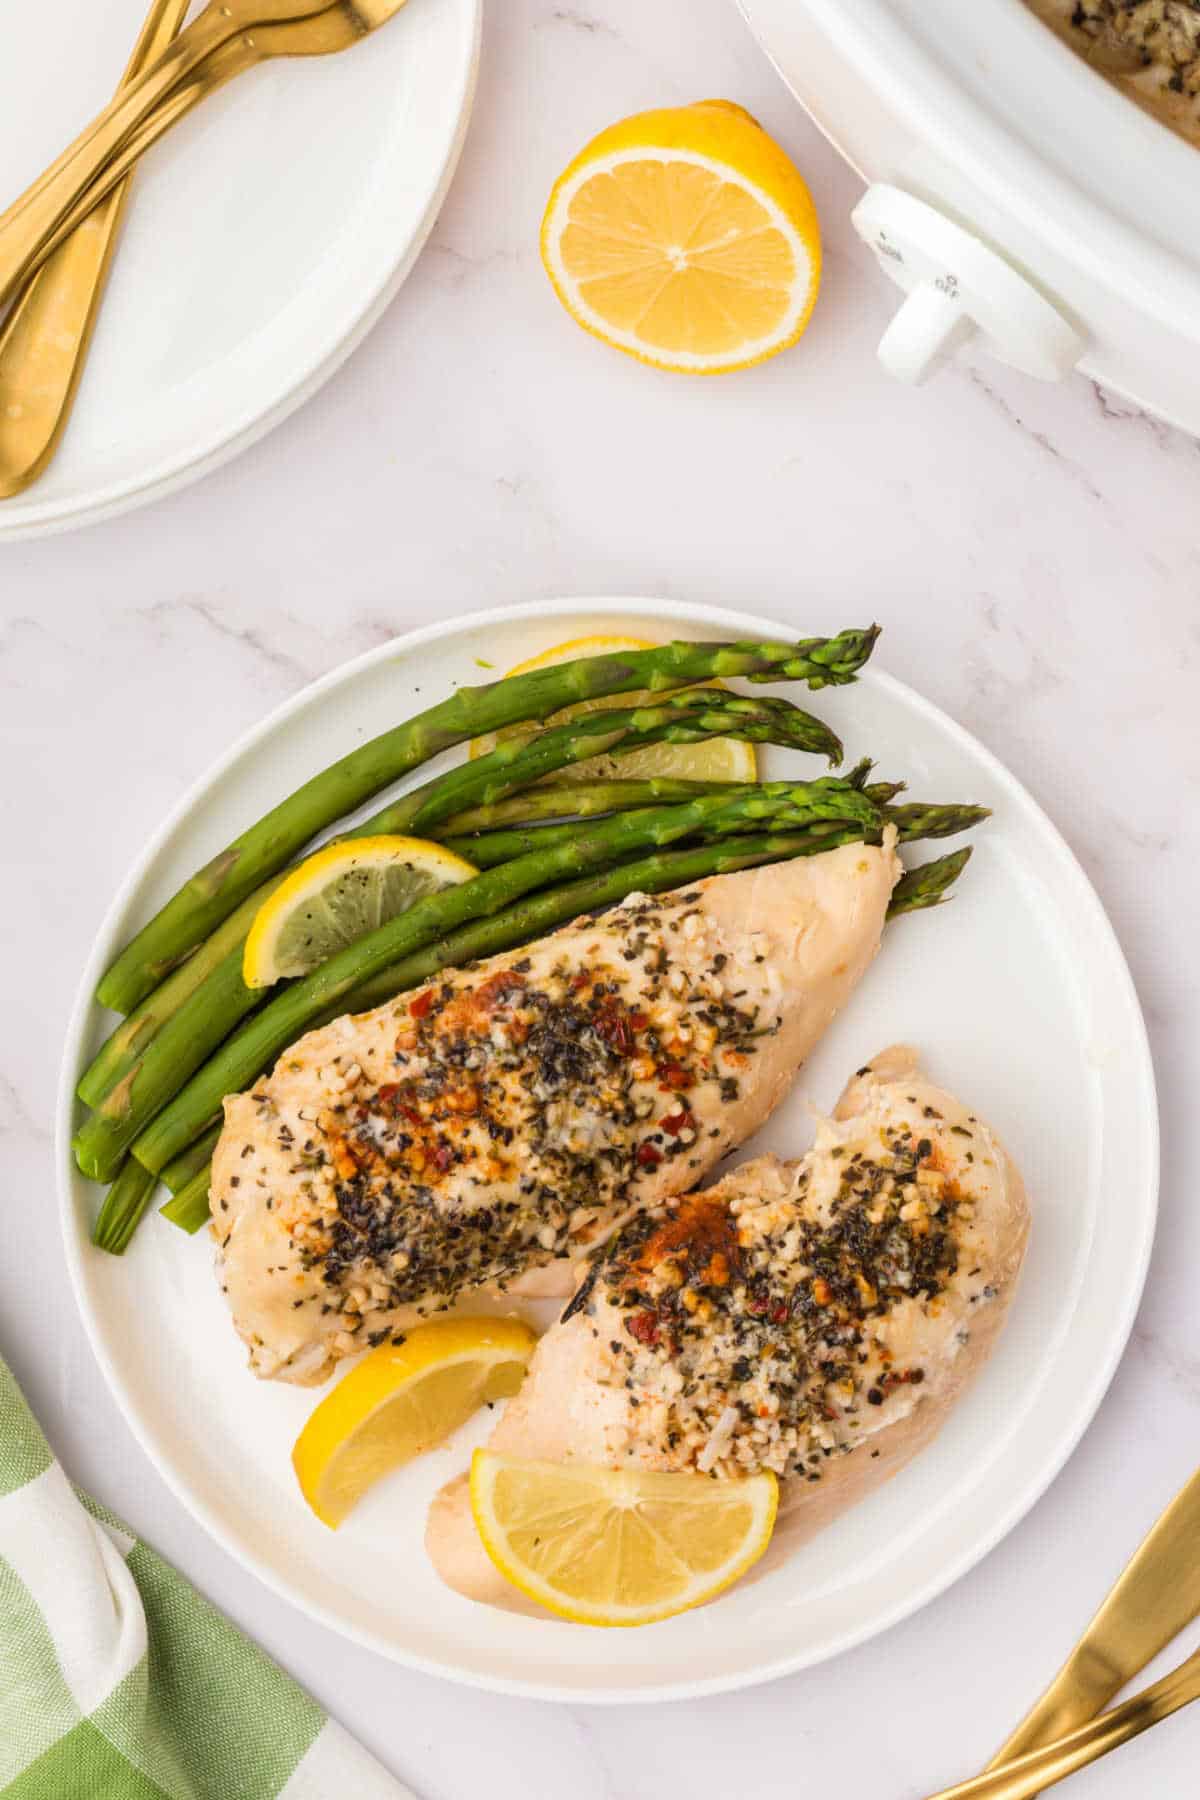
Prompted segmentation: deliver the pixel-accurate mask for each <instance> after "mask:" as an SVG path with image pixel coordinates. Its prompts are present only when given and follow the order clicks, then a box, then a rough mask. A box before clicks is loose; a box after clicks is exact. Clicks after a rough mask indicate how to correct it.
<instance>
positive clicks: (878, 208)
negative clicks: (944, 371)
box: [851, 181, 1086, 384]
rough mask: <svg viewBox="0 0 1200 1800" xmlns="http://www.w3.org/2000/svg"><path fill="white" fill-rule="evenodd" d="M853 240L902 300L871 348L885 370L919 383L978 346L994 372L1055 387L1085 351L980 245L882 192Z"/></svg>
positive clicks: (885, 188) (1020, 279) (909, 199)
mask: <svg viewBox="0 0 1200 1800" xmlns="http://www.w3.org/2000/svg"><path fill="white" fill-rule="evenodd" d="M851 217H852V221H853V224H854V228H855V230H856V231H857V232H858V234H859V236H860V237H861V238H862V239H863V241H864V242H865V243H866V244H868V245H869V246H870V247H871V249H872V250H873V251H874V252H875V256H876V260H877V261H878V263H879V265H880V267H881V268H882V269H883V270H884V272H885V273H886V274H887V275H888V276H890V278H891V279H892V280H893V281H894V282H895V283H896V284H897V286H898V287H901V288H903V289H904V290H905V292H906V294H907V295H908V298H907V299H906V300H905V302H904V304H903V306H901V308H900V310H899V312H897V314H896V316H895V318H894V319H893V320H892V322H891V324H890V325H889V326H888V329H887V330H886V331H885V332H884V334H883V338H882V340H881V341H880V345H879V357H880V361H881V362H882V363H883V365H884V367H885V368H886V369H888V370H889V371H890V372H891V374H893V375H895V376H897V377H898V378H899V379H900V380H901V381H907V382H912V383H914V384H915V383H919V382H922V381H925V380H927V379H928V377H929V376H930V375H932V374H933V372H934V371H935V370H936V369H939V368H941V366H942V365H943V364H944V363H946V362H948V361H949V360H950V358H951V357H952V356H953V355H954V354H955V353H956V352H957V351H958V350H959V349H960V348H961V346H962V345H963V344H965V343H967V342H968V341H970V340H971V339H972V338H974V337H976V336H979V337H981V338H982V339H983V340H984V342H985V345H986V347H987V349H989V350H990V351H991V352H992V353H993V355H995V356H998V357H999V358H1000V360H1001V361H1002V362H1006V363H1011V364H1012V365H1013V367H1014V368H1018V369H1023V370H1024V371H1025V373H1026V374H1028V375H1036V376H1037V377H1038V378H1039V379H1040V380H1042V381H1061V380H1062V378H1063V376H1064V375H1067V374H1069V373H1070V371H1071V370H1072V369H1073V368H1074V367H1075V365H1076V363H1077V362H1078V361H1079V358H1080V357H1081V356H1082V355H1083V352H1084V350H1085V348H1086V341H1085V339H1084V337H1083V334H1082V333H1081V332H1080V331H1079V330H1077V328H1076V327H1075V325H1074V324H1073V323H1072V322H1071V321H1070V320H1068V319H1067V318H1066V317H1065V315H1064V314H1063V312H1062V311H1061V310H1060V309H1059V308H1058V307H1057V306H1055V305H1054V304H1053V302H1052V301H1050V300H1048V299H1047V298H1046V296H1045V295H1044V294H1043V293H1042V292H1041V291H1040V290H1039V289H1038V288H1036V287H1035V286H1034V285H1033V283H1032V282H1031V281H1030V280H1029V279H1028V278H1027V277H1026V276H1025V275H1023V274H1021V273H1020V272H1019V271H1018V270H1017V269H1015V268H1014V267H1013V265H1012V264H1011V263H1010V262H1007V261H1006V260H1005V258H1004V257H1003V256H1001V255H1000V254H999V253H998V252H997V251H996V250H994V249H992V248H991V246H990V245H988V244H985V243H984V242H983V240H982V238H979V237H976V236H975V235H974V233H973V232H970V231H967V230H966V229H965V228H964V227H963V226H962V225H959V224H958V223H957V222H956V221H955V220H953V219H950V218H947V216H946V214H945V213H943V212H939V211H938V209H937V207H935V206H930V205H929V204H928V203H927V202H926V201H924V200H918V199H917V198H916V196H915V195H913V194H908V193H905V192H904V190H903V189H902V188H897V187H893V186H891V184H890V183H888V182H883V181H877V182H875V183H874V185H873V186H872V187H869V188H868V189H867V191H866V193H865V194H864V195H863V197H862V199H861V200H860V201H859V203H858V205H857V206H856V207H855V209H854V212H853V214H852V215H851Z"/></svg>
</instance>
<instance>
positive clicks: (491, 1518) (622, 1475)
mask: <svg viewBox="0 0 1200 1800" xmlns="http://www.w3.org/2000/svg"><path fill="white" fill-rule="evenodd" d="M778 1500H779V1488H778V1484H777V1482H776V1480H775V1477H774V1475H771V1474H762V1475H752V1476H749V1477H748V1478H747V1479H746V1480H745V1481H714V1480H712V1479H711V1478H710V1477H708V1476H705V1475H658V1474H651V1473H649V1472H647V1471H645V1470H636V1469H619V1470H618V1469H601V1468H592V1467H590V1466H588V1465H587V1464H583V1463H545V1462H531V1461H528V1460H526V1459H525V1458H524V1457H517V1456H501V1455H498V1454H497V1453H496V1452H495V1451H494V1450H477V1451H476V1452H475V1455H474V1457H473V1458H472V1461H471V1510H472V1512H473V1513H474V1515H475V1524H476V1526H477V1528H478V1531H479V1535H480V1537H481V1538H482V1540H483V1546H484V1549H485V1550H486V1551H487V1553H488V1555H489V1556H490V1558H491V1559H492V1561H493V1563H495V1565H496V1567H497V1568H498V1569H499V1571H500V1573H501V1574H502V1575H503V1576H505V1577H506V1579H507V1580H509V1581H511V1582H512V1584H513V1586H514V1587H517V1588H520V1590H521V1592H522V1593H523V1594H527V1595H528V1596H529V1598H530V1599H531V1600H536V1601H538V1602H539V1603H540V1604H541V1605H542V1606H545V1607H547V1608H548V1609H549V1610H550V1611H551V1612H554V1613H559V1614H560V1615H561V1616H562V1617H563V1618H564V1619H573V1620H574V1621H575V1622H576V1623H577V1624H580V1625H649V1624H651V1623H652V1622H653V1621H654V1620H655V1619H669V1618H670V1617H671V1615H672V1614H673V1613H679V1612H686V1611H687V1609H688V1608H689V1607H692V1606H700V1605H702V1604H703V1602H704V1601H706V1600H711V1599H713V1597H714V1596H715V1595H717V1594H719V1593H720V1592H721V1590H722V1589H723V1588H727V1587H729V1585H730V1584H731V1583H732V1582H734V1581H736V1580H737V1579H738V1577H739V1576H740V1575H744V1574H745V1573H746V1570H747V1569H748V1568H749V1567H750V1566H751V1564H752V1563H755V1562H757V1560H758V1558H759V1557H760V1556H761V1555H762V1553H763V1551H764V1550H765V1549H766V1547H767V1545H768V1543H769V1542H770V1539H771V1532H772V1530H773V1529H774V1526H775V1511H776V1507H777V1505H778Z"/></svg>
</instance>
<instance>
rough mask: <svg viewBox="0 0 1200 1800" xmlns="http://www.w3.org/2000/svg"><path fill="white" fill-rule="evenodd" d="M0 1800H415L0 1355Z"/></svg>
mask: <svg viewBox="0 0 1200 1800" xmlns="http://www.w3.org/2000/svg"><path fill="white" fill-rule="evenodd" d="M0 1795H3V1796H4V1797H5V1800H405V1797H406V1796H407V1800H412V1797H411V1795H409V1793H408V1790H407V1789H406V1788H403V1787H401V1786H400V1785H399V1783H397V1782H395V1781H393V1779H392V1777H391V1776H390V1775H388V1774H387V1773H386V1771H385V1770H384V1769H382V1768H381V1767H380V1765H379V1764H378V1763H377V1762H376V1761H375V1760H374V1758H373V1757H370V1756H368V1755H367V1753H366V1751H365V1750H362V1749H360V1747H359V1746H358V1745H357V1744H356V1743H355V1742H354V1740H353V1739H352V1738H350V1737H348V1736H347V1735H346V1733H345V1732H344V1731H343V1730H342V1729H341V1727H340V1726H339V1725H335V1724H334V1723H333V1721H332V1720H331V1719H328V1718H327V1717H326V1716H325V1714H324V1713H323V1712H322V1711H321V1709H320V1707H319V1706H317V1705H316V1704H315V1702H313V1701H312V1700H310V1699H309V1698H308V1695H307V1694H305V1693H303V1692H302V1691H301V1689H300V1688H298V1687H297V1686H296V1684H295V1682H294V1681H291V1680H289V1678H288V1677H287V1676H286V1675H285V1674H284V1673H283V1671H282V1670H281V1669H278V1668H276V1666H275V1664H274V1663H273V1662H271V1661H270V1660H269V1658H267V1657H266V1656H264V1655H263V1653H262V1651H261V1650H259V1649H257V1648H256V1647H255V1645H253V1644H251V1643H250V1642H249V1641H248V1639H246V1638H244V1637H243V1636H242V1634H241V1632H240V1631H237V1630H235V1628H234V1627H233V1626H232V1625H231V1624H230V1623H229V1621H228V1620H227V1619H224V1618H222V1616H221V1614H220V1613H218V1612H216V1611H215V1610H214V1609H213V1608H212V1607H211V1606H210V1605H209V1604H208V1602H207V1601H206V1600H202V1599H201V1598H200V1596H199V1595H198V1594H197V1593H195V1592H194V1591H193V1590H192V1589H191V1588H190V1587H189V1586H188V1584H187V1583H186V1582H185V1581H184V1580H183V1578H182V1577H181V1576H180V1575H177V1574H176V1572H175V1570H174V1569H172V1568H170V1567H169V1566H168V1565H167V1564H166V1563H165V1562H163V1561H162V1559H161V1558H160V1557H158V1556H156V1555H155V1554H154V1552H153V1550H150V1549H148V1548H147V1546H146V1545H145V1544H140V1543H138V1542H137V1540H136V1539H135V1538H133V1537H131V1536H130V1535H129V1533H128V1532H127V1531H126V1530H125V1528H124V1526H123V1525H122V1524H121V1522H120V1520H119V1519H115V1518H114V1517H113V1516H112V1514H111V1513H109V1512H107V1511H106V1510H105V1509H104V1507H102V1506H98V1505H97V1504H96V1502H95V1501H94V1500H91V1499H89V1497H88V1496H87V1495H86V1494H80V1493H78V1492H77V1490H76V1489H74V1488H72V1486H71V1484H70V1482H69V1481H68V1480H67V1478H66V1476H65V1475H64V1474H63V1471H62V1469H61V1468H60V1467H59V1465H58V1464H57V1463H56V1462H55V1460H54V1458H53V1456H52V1455H51V1453H50V1450H49V1447H48V1446H47V1443H46V1440H45V1438H44V1437H43V1436H42V1433H41V1431H40V1429H39V1428H38V1424H37V1421H36V1419H35V1418H34V1417H33V1414H32V1413H31V1412H30V1411H29V1408H28V1407H27V1406H26V1404H25V1400H24V1397H23V1396H22V1394H21V1390H20V1388H18V1386H17V1384H16V1382H15V1381H14V1380H13V1378H12V1375H11V1374H10V1373H9V1371H8V1369H7V1368H6V1367H5V1365H4V1363H3V1362H2V1361H0Z"/></svg>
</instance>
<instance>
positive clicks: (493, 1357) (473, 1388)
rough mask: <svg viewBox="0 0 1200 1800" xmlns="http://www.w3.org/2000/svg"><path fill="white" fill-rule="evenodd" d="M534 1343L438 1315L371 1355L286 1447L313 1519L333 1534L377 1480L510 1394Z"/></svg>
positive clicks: (527, 1334)
mask: <svg viewBox="0 0 1200 1800" xmlns="http://www.w3.org/2000/svg"><path fill="white" fill-rule="evenodd" d="M536 1343H537V1337H536V1335H535V1334H534V1333H533V1332H532V1331H531V1330H530V1329H529V1327H528V1325H525V1324H523V1323H522V1321H521V1320H520V1319H487V1318H470V1319H465V1318H464V1319H437V1320H435V1321H433V1322H432V1323H431V1324H428V1325H418V1326H417V1327H416V1328H415V1329H414V1330H412V1331H410V1332H408V1333H407V1334H406V1335H405V1336H403V1337H401V1338H400V1339H399V1341H398V1342H394V1343H389V1344H381V1345H380V1346H379V1348H378V1349H377V1350H372V1351H371V1353H370V1354H369V1355H368V1356H366V1357H364V1358H363V1360H362V1362H360V1363H358V1364H357V1365H356V1366H355V1367H354V1368H353V1369H351V1371H350V1373H349V1374H348V1375H347V1376H345V1377H344V1378H343V1380H341V1381H339V1383H338V1385H337V1386H336V1387H335V1388H334V1390H333V1392H332V1393H331V1394H327V1395H326V1397H325V1399H324V1400H322V1402H321V1404H320V1405H319V1406H318V1407H317V1409H316V1411H315V1412H314V1413H313V1415H312V1417H311V1418H310V1419H309V1421H308V1424H307V1425H306V1426H305V1427H304V1430H303V1431H302V1432H301V1433H300V1436H299V1437H298V1438H297V1439H296V1446H295V1449H294V1450H293V1451H292V1466H293V1468H294V1469H295V1471H296V1475H297V1478H298V1479H299V1482H300V1487H301V1491H302V1492H303V1494H304V1498H305V1499H306V1500H307V1501H308V1504H309V1505H310V1506H311V1507H312V1509H313V1511H314V1512H315V1513H316V1515H317V1517H318V1519H320V1520H322V1522H323V1523H324V1524H326V1525H328V1526H329V1527H330V1528H331V1529H332V1530H335V1531H336V1530H337V1527H338V1526H339V1525H340V1524H341V1523H342V1520H343V1519H344V1518H345V1517H346V1515H347V1513H349V1512H350V1510H351V1509H352V1508H353V1507H354V1505H355V1504H356V1503H357V1502H358V1501H359V1500H360V1499H361V1498H362V1496H363V1495H364V1494H365V1493H366V1491H367V1489H368V1488H369V1487H372V1486H373V1485H374V1483H375V1482H377V1481H378V1480H379V1479H380V1477H381V1476H383V1475H387V1474H390V1473H391V1471H392V1470H393V1469H398V1468H399V1467H400V1465H401V1464H402V1463H406V1462H410V1461H411V1460H412V1458H413V1457H414V1456H420V1455H421V1454H422V1453H423V1452H424V1451H426V1450H431V1449H432V1448H433V1446H434V1445H435V1444H438V1443H440V1442H441V1441H442V1439H443V1438H446V1437H449V1435H450V1433H451V1432H452V1431H457V1429H458V1427H459V1426H460V1425H462V1424H463V1423H464V1422H465V1421H466V1420H467V1419H469V1418H470V1417H471V1414H472V1413H474V1412H477V1411H478V1410H479V1408H480V1407H481V1406H482V1405H484V1403H485V1402H486V1401H489V1400H500V1399H503V1398H505V1397H506V1396H507V1395H509V1394H515V1393H516V1391H517V1389H518V1388H519V1387H520V1385H521V1382H522V1381H523V1380H524V1377H525V1369H526V1366H527V1365H528V1362H529V1358H530V1356H531V1355H532V1354H533V1347H534V1345H535V1344H536Z"/></svg>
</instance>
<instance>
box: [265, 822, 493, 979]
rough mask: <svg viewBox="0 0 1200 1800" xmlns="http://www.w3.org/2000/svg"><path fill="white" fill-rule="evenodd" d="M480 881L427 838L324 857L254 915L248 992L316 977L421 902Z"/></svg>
mask: <svg viewBox="0 0 1200 1800" xmlns="http://www.w3.org/2000/svg"><path fill="white" fill-rule="evenodd" d="M478 873H479V871H478V869H477V868H476V867H475V865H474V863H469V862H467V861H466V859H465V858H464V857H461V856H455V855H454V853H453V851H451V850H444V849H443V848H442V846H441V845H440V844H431V843H429V842H427V840H426V839H425V838H410V837H361V838H348V839H347V840H346V841H345V842H344V843H340V844H330V845H329V846H328V847H327V848H326V849H324V850H318V851H317V852H316V853H315V854H314V855H312V856H310V857H308V858H307V859H306V860H305V861H304V862H302V863H301V864H300V867H299V868H298V869H295V870H293V872H292V873H291V874H290V875H289V876H288V878H287V880H286V881H284V882H281V883H280V885H279V886H278V887H277V888H276V889H275V892H274V893H273V894H272V895H271V896H270V898H269V899H268V900H265V901H264V902H263V904H262V906H261V907H260V908H259V910H258V912H257V913H256V914H255V918H254V923H253V925H252V926H251V927H250V932H249V935H248V937H247V938H246V947H245V949H244V951H243V952H242V980H243V981H244V982H245V983H246V986H247V987H251V988H261V987H270V986H271V985H272V983H273V982H276V981H281V980H282V979H283V978H284V977H285V976H297V975H310V974H311V973H312V971H313V970H314V969H317V968H319V967H320V966H321V964H322V963H323V962H328V960H329V958H330V957H331V956H336V955H337V953H338V951H339V950H344V949H345V948H346V945H347V944H353V943H354V942H355V941H356V940H357V939H358V938H361V937H365V936H366V934H367V933H368V932H369V931H374V930H375V928H376V926H378V925H384V924H386V923H387V921H388V920H389V919H395V918H397V917H398V916H399V915H400V914H401V913H403V912H407V911H408V909H409V907H410V906H412V905H413V904H414V902H415V901H417V900H423V899H424V898H425V896H426V895H427V894H436V893H438V892H440V890H441V889H442V888H448V887H456V886H457V885H458V883H459V882H462V881H470V879H471V877H472V876H473V875H477V874H478Z"/></svg>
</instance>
